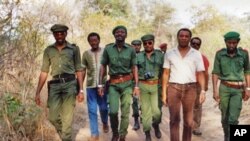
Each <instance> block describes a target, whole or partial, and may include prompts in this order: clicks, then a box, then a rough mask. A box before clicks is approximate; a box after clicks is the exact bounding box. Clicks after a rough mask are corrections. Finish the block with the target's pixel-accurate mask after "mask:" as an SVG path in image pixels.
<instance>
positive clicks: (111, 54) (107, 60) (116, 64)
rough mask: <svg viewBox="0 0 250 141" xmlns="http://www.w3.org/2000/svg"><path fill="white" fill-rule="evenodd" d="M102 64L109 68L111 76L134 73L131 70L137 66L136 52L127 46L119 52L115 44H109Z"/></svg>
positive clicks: (104, 52)
mask: <svg viewBox="0 0 250 141" xmlns="http://www.w3.org/2000/svg"><path fill="white" fill-rule="evenodd" d="M101 64H103V65H108V66H109V75H121V74H129V73H132V69H131V68H132V66H134V65H136V53H135V50H134V48H132V47H131V46H129V45H128V44H125V45H124V46H123V48H122V49H121V50H120V51H119V50H118V48H117V46H116V45H115V44H114V43H113V44H108V45H107V46H106V47H105V49H104V51H103V56H102V61H101Z"/></svg>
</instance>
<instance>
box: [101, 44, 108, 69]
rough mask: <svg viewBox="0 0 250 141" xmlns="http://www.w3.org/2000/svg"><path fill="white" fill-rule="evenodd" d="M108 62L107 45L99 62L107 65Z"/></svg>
mask: <svg viewBox="0 0 250 141" xmlns="http://www.w3.org/2000/svg"><path fill="white" fill-rule="evenodd" d="M108 63H109V58H108V51H107V47H105V48H104V51H103V54H102V60H101V64H102V65H107V64H108Z"/></svg>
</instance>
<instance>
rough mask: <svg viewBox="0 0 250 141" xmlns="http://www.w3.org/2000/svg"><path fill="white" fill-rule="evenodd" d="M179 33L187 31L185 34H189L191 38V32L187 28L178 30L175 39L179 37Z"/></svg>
mask: <svg viewBox="0 0 250 141" xmlns="http://www.w3.org/2000/svg"><path fill="white" fill-rule="evenodd" d="M181 31H187V32H189V34H190V37H192V31H191V30H190V29H188V28H181V29H179V30H178V32H177V37H178V36H179V34H180V32H181Z"/></svg>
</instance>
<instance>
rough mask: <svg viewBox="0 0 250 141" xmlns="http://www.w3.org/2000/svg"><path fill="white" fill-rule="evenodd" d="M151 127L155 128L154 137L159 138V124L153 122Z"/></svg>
mask: <svg viewBox="0 0 250 141" xmlns="http://www.w3.org/2000/svg"><path fill="white" fill-rule="evenodd" d="M153 127H154V129H155V136H156V138H158V139H160V138H161V130H160V128H159V124H153Z"/></svg>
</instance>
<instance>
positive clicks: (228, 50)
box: [227, 47, 237, 54]
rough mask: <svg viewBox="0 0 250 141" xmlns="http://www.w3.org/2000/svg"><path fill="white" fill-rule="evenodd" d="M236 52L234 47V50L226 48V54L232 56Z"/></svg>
mask: <svg viewBox="0 0 250 141" xmlns="http://www.w3.org/2000/svg"><path fill="white" fill-rule="evenodd" d="M236 51H237V48H236V47H235V48H230V47H227V53H228V54H234V53H236Z"/></svg>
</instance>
